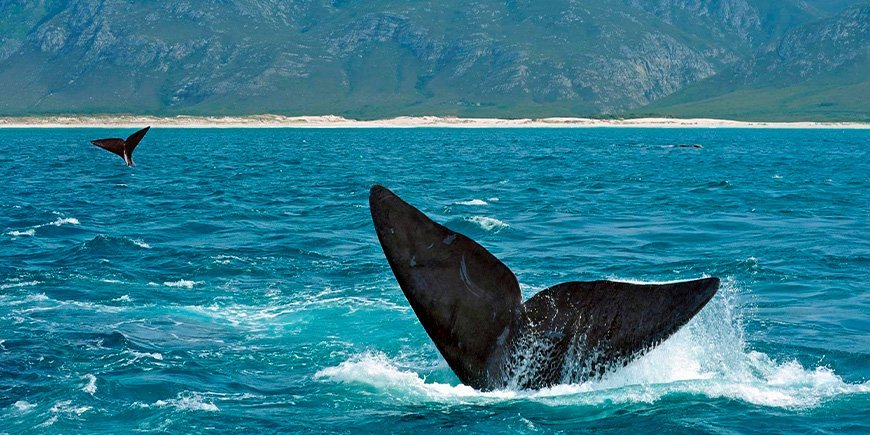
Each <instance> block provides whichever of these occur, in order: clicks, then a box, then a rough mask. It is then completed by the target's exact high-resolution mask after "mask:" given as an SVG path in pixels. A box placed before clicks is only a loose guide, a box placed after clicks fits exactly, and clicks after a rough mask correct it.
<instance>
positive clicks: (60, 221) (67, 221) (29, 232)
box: [6, 218, 81, 237]
mask: <svg viewBox="0 0 870 435" xmlns="http://www.w3.org/2000/svg"><path fill="white" fill-rule="evenodd" d="M63 225H81V222H79V220H78V219H76V218H57V219H55V220H54V221H52V222H49V223H47V224H41V225H35V226H32V227H30V228H28V229H26V230H23V231H17V230H13V231H9V232H7V233H6V235H7V236H12V237H23V236H30V237H32V236H35V235H36V230H38V229H40V228H42V227H47V226H53V227H60V226H63Z"/></svg>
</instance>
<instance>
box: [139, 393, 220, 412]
mask: <svg viewBox="0 0 870 435" xmlns="http://www.w3.org/2000/svg"><path fill="white" fill-rule="evenodd" d="M142 406H143V407H145V408H148V407H151V406H156V407H158V408H175V409H176V410H178V411H206V412H219V411H220V408H218V407H217V405H215V404H214V403H211V402H207V401H205V399H203V397H202V396H200V395H199V394H179V395H178V397H177V398H175V399H167V400H158V401H156V402H154V404H153V405H142Z"/></svg>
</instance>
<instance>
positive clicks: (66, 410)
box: [37, 400, 92, 427]
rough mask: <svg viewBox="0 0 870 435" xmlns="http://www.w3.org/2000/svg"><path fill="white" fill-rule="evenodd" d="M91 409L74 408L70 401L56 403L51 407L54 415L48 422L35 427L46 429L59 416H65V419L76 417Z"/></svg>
mask: <svg viewBox="0 0 870 435" xmlns="http://www.w3.org/2000/svg"><path fill="white" fill-rule="evenodd" d="M91 409H92V408H91V407H90V406H75V405H73V403H72V401H71V400H65V401H63V402H57V403H55V404H54V406H52V407H51V410H50V411H51V412H52V413H53V414H54V415H52V416H51V418H49V419H48V420H46V421H44V422H42V423H40V424H39V425H37V426H38V427H48V426H51V425H53V424H55V423H56V422H57V418H58V416H60V415H65V416H67V417H78V416H81V415H82V414H84V413H85V412H88V411H90V410H91Z"/></svg>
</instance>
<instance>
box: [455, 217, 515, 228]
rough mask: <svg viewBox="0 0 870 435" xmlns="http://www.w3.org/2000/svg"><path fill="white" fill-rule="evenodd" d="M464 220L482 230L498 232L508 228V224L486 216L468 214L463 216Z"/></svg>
mask: <svg viewBox="0 0 870 435" xmlns="http://www.w3.org/2000/svg"><path fill="white" fill-rule="evenodd" d="M465 220H466V221H467V222H471V223H473V224H475V225H477V226H478V227H480V228H481V229H483V230H484V231H495V232H499V231H501V230H503V229H505V228H510V225H508V224H507V223H505V222H503V221H500V220H498V219H496V218H491V217H487V216H470V217H467V218H465Z"/></svg>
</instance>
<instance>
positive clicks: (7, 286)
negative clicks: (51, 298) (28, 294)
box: [0, 281, 42, 290]
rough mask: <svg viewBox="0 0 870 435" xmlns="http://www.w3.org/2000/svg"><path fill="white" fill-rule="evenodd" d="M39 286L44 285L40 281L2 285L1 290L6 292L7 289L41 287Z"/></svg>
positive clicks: (0, 285)
mask: <svg viewBox="0 0 870 435" xmlns="http://www.w3.org/2000/svg"><path fill="white" fill-rule="evenodd" d="M39 284H42V283H41V282H39V281H24V282H12V283H5V284H0V290H6V289H10V288H17V287H30V286H34V285H39Z"/></svg>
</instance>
